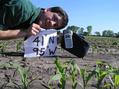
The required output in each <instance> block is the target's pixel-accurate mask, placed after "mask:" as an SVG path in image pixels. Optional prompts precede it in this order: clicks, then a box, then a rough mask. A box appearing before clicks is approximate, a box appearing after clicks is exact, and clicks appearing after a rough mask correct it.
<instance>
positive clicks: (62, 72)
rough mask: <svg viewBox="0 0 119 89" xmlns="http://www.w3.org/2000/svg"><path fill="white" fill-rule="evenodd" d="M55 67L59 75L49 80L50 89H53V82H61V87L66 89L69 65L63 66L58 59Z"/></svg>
mask: <svg viewBox="0 0 119 89" xmlns="http://www.w3.org/2000/svg"><path fill="white" fill-rule="evenodd" d="M55 65H56V68H57V74H56V75H54V76H53V77H52V78H51V79H50V80H49V84H48V85H49V89H52V88H51V86H50V83H51V81H59V87H60V88H61V89H65V84H66V80H67V74H66V72H67V71H66V68H67V64H65V63H64V64H63V63H61V62H60V61H59V59H58V58H56V60H55Z"/></svg>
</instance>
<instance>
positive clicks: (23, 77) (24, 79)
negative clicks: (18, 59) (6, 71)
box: [2, 62, 36, 89]
mask: <svg viewBox="0 0 119 89" xmlns="http://www.w3.org/2000/svg"><path fill="white" fill-rule="evenodd" d="M2 66H4V67H6V68H14V69H16V70H17V71H18V74H19V76H20V81H21V83H22V85H19V84H18V83H16V82H15V81H14V80H11V82H12V83H13V84H15V85H16V86H17V87H18V88H19V89H28V87H29V85H30V84H31V83H32V81H33V80H35V79H36V78H34V79H31V80H29V79H28V70H26V69H25V68H23V67H22V66H20V65H19V64H17V63H14V62H8V63H6V64H3V65H2Z"/></svg>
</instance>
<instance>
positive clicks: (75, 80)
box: [69, 60, 79, 89]
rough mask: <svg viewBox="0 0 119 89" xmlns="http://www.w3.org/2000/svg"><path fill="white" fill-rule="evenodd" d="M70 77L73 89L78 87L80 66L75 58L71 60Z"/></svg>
mask: <svg viewBox="0 0 119 89" xmlns="http://www.w3.org/2000/svg"><path fill="white" fill-rule="evenodd" d="M69 67H71V68H70V74H69V75H70V79H71V80H72V89H76V87H77V84H78V74H79V67H78V65H77V64H76V63H75V61H74V60H71V61H69Z"/></svg>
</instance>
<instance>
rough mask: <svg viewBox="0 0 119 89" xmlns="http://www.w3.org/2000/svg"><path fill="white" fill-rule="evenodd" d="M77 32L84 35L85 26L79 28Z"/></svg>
mask: <svg viewBox="0 0 119 89" xmlns="http://www.w3.org/2000/svg"><path fill="white" fill-rule="evenodd" d="M77 34H78V35H80V34H81V35H83V34H84V28H83V27H81V28H80V29H78V30H77Z"/></svg>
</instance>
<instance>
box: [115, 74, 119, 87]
mask: <svg viewBox="0 0 119 89" xmlns="http://www.w3.org/2000/svg"><path fill="white" fill-rule="evenodd" d="M114 78H115V81H114V85H115V86H119V75H115V77H114Z"/></svg>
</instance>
